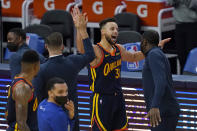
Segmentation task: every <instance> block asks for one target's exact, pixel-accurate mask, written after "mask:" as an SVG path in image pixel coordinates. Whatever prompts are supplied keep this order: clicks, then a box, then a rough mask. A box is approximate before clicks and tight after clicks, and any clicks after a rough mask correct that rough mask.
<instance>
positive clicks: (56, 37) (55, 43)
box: [45, 32, 63, 47]
mask: <svg viewBox="0 0 197 131" xmlns="http://www.w3.org/2000/svg"><path fill="white" fill-rule="evenodd" d="M45 43H46V44H47V45H49V46H50V47H60V46H61V45H62V43H63V36H62V34H61V33H59V32H53V33H51V34H50V35H49V36H48V37H47V38H46V39H45Z"/></svg>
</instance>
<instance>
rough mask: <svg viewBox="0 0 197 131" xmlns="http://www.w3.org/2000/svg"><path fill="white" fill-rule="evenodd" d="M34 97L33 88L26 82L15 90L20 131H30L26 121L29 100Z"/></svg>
mask: <svg viewBox="0 0 197 131" xmlns="http://www.w3.org/2000/svg"><path fill="white" fill-rule="evenodd" d="M31 95H32V91H31V88H30V87H29V86H28V85H27V84H25V83H24V82H20V83H18V84H17V85H16V86H15V87H14V90H13V99H14V100H15V105H16V122H17V125H18V126H17V127H18V129H19V130H22V131H30V129H29V127H28V125H27V123H26V121H27V113H28V100H29V99H30V97H31Z"/></svg>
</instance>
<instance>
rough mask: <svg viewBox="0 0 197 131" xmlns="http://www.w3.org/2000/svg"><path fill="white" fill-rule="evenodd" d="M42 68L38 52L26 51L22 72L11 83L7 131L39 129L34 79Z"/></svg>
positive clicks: (34, 130) (36, 130)
mask: <svg viewBox="0 0 197 131" xmlns="http://www.w3.org/2000/svg"><path fill="white" fill-rule="evenodd" d="M39 69H40V60H39V56H38V54H37V53H36V52H35V51H33V50H28V51H26V52H25V53H24V55H23V57H22V62H21V72H20V74H19V75H17V76H16V77H15V78H14V80H13V81H12V83H11V86H10V88H9V93H8V105H7V113H8V116H7V121H8V125H9V127H8V129H7V131H19V130H20V131H38V126H37V117H36V116H37V115H36V114H37V106H38V101H37V98H36V95H35V93H34V88H33V86H32V83H31V81H32V79H33V78H34V76H35V75H37V73H38V71H39Z"/></svg>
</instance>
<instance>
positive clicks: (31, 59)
mask: <svg viewBox="0 0 197 131" xmlns="http://www.w3.org/2000/svg"><path fill="white" fill-rule="evenodd" d="M39 61H40V58H39V55H38V53H37V52H36V51H34V50H28V51H26V52H25V53H24V54H23V57H22V60H21V62H22V63H29V64H32V63H36V62H39Z"/></svg>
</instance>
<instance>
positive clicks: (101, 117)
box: [72, 7, 169, 131]
mask: <svg viewBox="0 0 197 131" xmlns="http://www.w3.org/2000/svg"><path fill="white" fill-rule="evenodd" d="M83 15H86V14H82V13H80V11H79V9H78V8H77V7H75V8H74V9H73V12H72V17H73V20H74V23H75V27H76V28H78V25H79V23H80V21H79V19H80V17H82V16H83ZM99 25H100V31H101V41H100V43H98V44H96V45H94V52H95V55H96V58H95V59H94V60H93V61H92V62H91V63H90V65H89V71H88V72H89V77H90V89H91V90H92V91H93V95H92V100H91V102H92V107H91V109H92V114H91V127H92V130H93V131H97V130H100V131H112V130H126V129H127V125H128V120H127V116H126V109H125V101H124V98H123V93H122V89H121V84H120V71H121V61H129V62H135V61H139V60H142V59H144V55H143V53H142V52H140V51H139V52H136V53H130V52H128V51H126V50H125V49H124V48H123V47H122V46H120V45H119V44H116V40H117V37H118V25H117V23H116V21H115V19H114V18H107V19H104V20H103V21H101V22H100V24H99ZM77 31H78V30H77ZM167 41H169V39H166V40H164V41H162V42H161V43H160V45H164V44H165V42H167ZM77 49H78V51H79V52H80V53H84V47H83V45H82V41H81V38H80V34H79V33H78V32H77Z"/></svg>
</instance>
